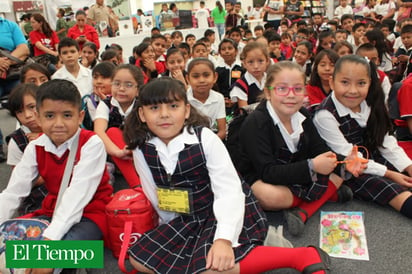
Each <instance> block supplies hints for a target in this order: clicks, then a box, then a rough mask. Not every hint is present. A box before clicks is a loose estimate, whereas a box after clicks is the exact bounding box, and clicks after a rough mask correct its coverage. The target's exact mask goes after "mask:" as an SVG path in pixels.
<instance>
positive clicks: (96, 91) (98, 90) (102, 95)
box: [94, 87, 107, 100]
mask: <svg viewBox="0 0 412 274" xmlns="http://www.w3.org/2000/svg"><path fill="white" fill-rule="evenodd" d="M103 91H105V88H104V87H95V88H94V94H96V95H97V96H98V97H99V98H100V99H102V100H104V99H106V97H107V95H106V94H105V93H104V92H103Z"/></svg>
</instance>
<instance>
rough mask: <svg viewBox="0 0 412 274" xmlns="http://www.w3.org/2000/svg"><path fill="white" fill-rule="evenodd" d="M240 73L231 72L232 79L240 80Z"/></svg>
mask: <svg viewBox="0 0 412 274" xmlns="http://www.w3.org/2000/svg"><path fill="white" fill-rule="evenodd" d="M240 76H242V73H241V72H240V71H236V70H232V78H240Z"/></svg>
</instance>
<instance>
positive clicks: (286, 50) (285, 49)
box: [280, 43, 293, 60]
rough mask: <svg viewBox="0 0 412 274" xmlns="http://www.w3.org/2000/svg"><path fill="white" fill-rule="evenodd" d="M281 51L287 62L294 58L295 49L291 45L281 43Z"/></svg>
mask: <svg viewBox="0 0 412 274" xmlns="http://www.w3.org/2000/svg"><path fill="white" fill-rule="evenodd" d="M280 51H281V52H282V54H283V56H285V58H286V59H287V60H289V59H291V58H292V57H293V48H292V46H291V45H289V46H286V45H285V44H283V43H280Z"/></svg>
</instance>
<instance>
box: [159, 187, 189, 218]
mask: <svg viewBox="0 0 412 274" xmlns="http://www.w3.org/2000/svg"><path fill="white" fill-rule="evenodd" d="M157 199H158V202H159V209H161V210H165V211H172V212H177V213H182V214H191V213H192V212H193V205H192V193H191V191H190V190H188V189H182V188H173V189H172V188H166V187H158V188H157Z"/></svg>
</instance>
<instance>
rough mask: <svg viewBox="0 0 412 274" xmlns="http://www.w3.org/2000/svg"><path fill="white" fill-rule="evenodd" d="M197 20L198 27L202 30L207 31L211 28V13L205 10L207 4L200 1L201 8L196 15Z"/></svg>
mask: <svg viewBox="0 0 412 274" xmlns="http://www.w3.org/2000/svg"><path fill="white" fill-rule="evenodd" d="M195 18H196V20H197V27H198V28H201V29H206V28H208V27H209V22H208V21H207V19H208V18H209V11H208V10H207V9H205V2H204V1H200V8H199V9H198V10H197V11H196V13H195Z"/></svg>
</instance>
